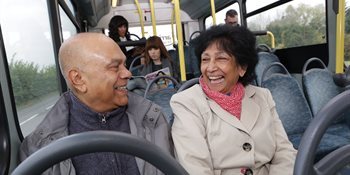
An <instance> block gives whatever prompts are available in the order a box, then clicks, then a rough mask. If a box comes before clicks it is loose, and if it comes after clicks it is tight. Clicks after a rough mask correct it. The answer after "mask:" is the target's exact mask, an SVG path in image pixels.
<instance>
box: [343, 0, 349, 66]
mask: <svg viewBox="0 0 350 175" xmlns="http://www.w3.org/2000/svg"><path fill="white" fill-rule="evenodd" d="M345 3H346V5H345V40H344V49H345V52H344V57H345V58H344V61H345V65H346V66H349V65H350V0H346V1H345Z"/></svg>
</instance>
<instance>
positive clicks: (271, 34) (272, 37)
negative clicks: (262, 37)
mask: <svg viewBox="0 0 350 175" xmlns="http://www.w3.org/2000/svg"><path fill="white" fill-rule="evenodd" d="M266 33H267V35H268V36H270V38H271V48H275V36H274V35H273V33H272V32H270V31H267V32H266Z"/></svg>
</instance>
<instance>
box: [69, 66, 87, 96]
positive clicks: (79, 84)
mask: <svg viewBox="0 0 350 175" xmlns="http://www.w3.org/2000/svg"><path fill="white" fill-rule="evenodd" d="M68 79H69V81H70V83H71V85H72V87H73V88H74V89H76V90H77V91H78V92H82V93H84V92H86V90H87V88H86V84H85V81H84V79H83V77H82V74H81V72H80V71H79V70H78V69H71V70H70V71H69V72H68Z"/></svg>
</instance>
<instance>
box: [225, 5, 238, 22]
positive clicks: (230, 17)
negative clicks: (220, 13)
mask: <svg viewBox="0 0 350 175" xmlns="http://www.w3.org/2000/svg"><path fill="white" fill-rule="evenodd" d="M225 24H228V25H232V26H238V25H239V24H238V13H237V11H236V10H233V9H231V10H228V11H227V12H226V18H225Z"/></svg>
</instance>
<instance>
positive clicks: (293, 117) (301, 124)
mask: <svg viewBox="0 0 350 175" xmlns="http://www.w3.org/2000/svg"><path fill="white" fill-rule="evenodd" d="M273 67H279V69H281V70H283V71H284V72H283V73H273V74H271V75H269V76H268V77H266V76H267V75H268V74H267V72H268V71H269V69H272V68H273ZM262 87H265V88H267V89H269V90H270V91H271V94H272V96H273V99H274V101H275V103H276V110H277V113H278V115H279V118H280V119H281V121H282V123H283V126H284V128H285V130H286V132H287V135H293V134H301V133H303V132H304V131H305V130H306V128H307V126H308V124H309V123H310V121H311V119H312V114H311V111H310V108H309V106H308V103H307V101H306V99H305V96H304V94H303V92H302V89H301V87H300V86H299V84H298V82H297V80H296V79H295V78H293V77H292V76H291V75H290V74H289V72H288V71H287V69H286V68H285V67H284V66H283V65H282V64H281V63H279V62H275V63H272V64H271V65H269V66H268V67H266V69H265V70H264V71H263V75H262Z"/></svg>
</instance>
